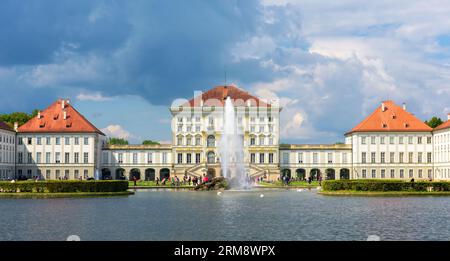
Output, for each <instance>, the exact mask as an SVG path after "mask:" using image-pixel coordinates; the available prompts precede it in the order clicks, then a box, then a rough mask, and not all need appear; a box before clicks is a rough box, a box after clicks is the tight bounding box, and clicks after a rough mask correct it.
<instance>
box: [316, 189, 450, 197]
mask: <svg viewBox="0 0 450 261" xmlns="http://www.w3.org/2000/svg"><path fill="white" fill-rule="evenodd" d="M318 193H319V194H321V195H325V196H356V197H366V196H370V197H403V196H450V191H430V192H428V191H423V192H418V191H354V190H339V191H319V192H318Z"/></svg>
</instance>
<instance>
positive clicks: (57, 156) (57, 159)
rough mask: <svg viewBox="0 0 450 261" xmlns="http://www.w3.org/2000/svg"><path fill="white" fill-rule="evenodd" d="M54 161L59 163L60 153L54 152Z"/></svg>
mask: <svg viewBox="0 0 450 261" xmlns="http://www.w3.org/2000/svg"><path fill="white" fill-rule="evenodd" d="M55 163H61V153H59V152H56V153H55Z"/></svg>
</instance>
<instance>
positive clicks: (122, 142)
mask: <svg viewBox="0 0 450 261" xmlns="http://www.w3.org/2000/svg"><path fill="white" fill-rule="evenodd" d="M108 144H109V145H128V141H127V140H126V139H122V138H110V139H109V140H108Z"/></svg>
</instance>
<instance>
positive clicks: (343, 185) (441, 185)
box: [322, 180, 450, 192]
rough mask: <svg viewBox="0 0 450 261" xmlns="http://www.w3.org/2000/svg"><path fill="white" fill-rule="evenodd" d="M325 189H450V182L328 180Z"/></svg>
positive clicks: (323, 185)
mask: <svg viewBox="0 0 450 261" xmlns="http://www.w3.org/2000/svg"><path fill="white" fill-rule="evenodd" d="M322 189H323V190H324V191H338V190H352V191H418V192H420V191H430V190H432V191H450V182H433V181H431V182H430V181H417V182H409V181H402V180H326V181H323V183H322Z"/></svg>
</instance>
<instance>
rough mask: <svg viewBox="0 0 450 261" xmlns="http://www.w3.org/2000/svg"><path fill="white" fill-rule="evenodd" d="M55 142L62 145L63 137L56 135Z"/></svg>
mask: <svg viewBox="0 0 450 261" xmlns="http://www.w3.org/2000/svg"><path fill="white" fill-rule="evenodd" d="M55 144H56V145H61V138H60V137H56V138H55Z"/></svg>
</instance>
